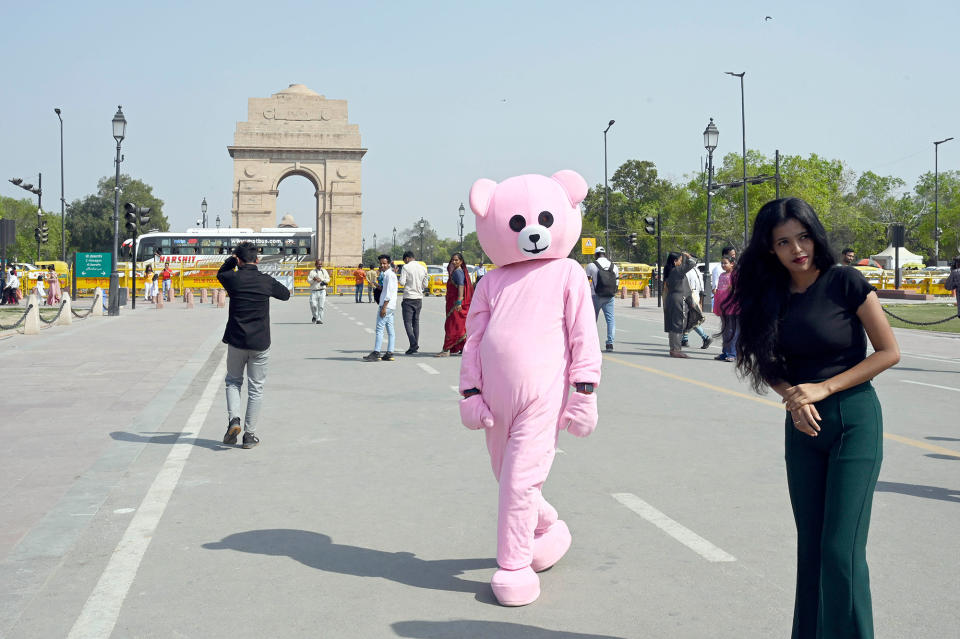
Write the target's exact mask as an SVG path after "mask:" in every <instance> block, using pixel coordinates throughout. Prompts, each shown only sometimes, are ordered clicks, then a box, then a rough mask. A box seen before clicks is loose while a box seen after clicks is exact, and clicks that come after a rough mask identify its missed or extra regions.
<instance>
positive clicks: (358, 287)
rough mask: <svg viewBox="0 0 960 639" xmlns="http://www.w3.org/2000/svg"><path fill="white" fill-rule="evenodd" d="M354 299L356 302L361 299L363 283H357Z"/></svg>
mask: <svg viewBox="0 0 960 639" xmlns="http://www.w3.org/2000/svg"><path fill="white" fill-rule="evenodd" d="M354 301H355V302H358V303H359V302H362V301H363V284H357V292H356V297H355V298H354Z"/></svg>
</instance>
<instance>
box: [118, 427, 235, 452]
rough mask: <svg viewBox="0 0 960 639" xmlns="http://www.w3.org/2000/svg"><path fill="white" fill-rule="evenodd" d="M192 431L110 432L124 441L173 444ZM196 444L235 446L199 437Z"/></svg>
mask: <svg viewBox="0 0 960 639" xmlns="http://www.w3.org/2000/svg"><path fill="white" fill-rule="evenodd" d="M189 436H190V433H174V432H170V433H163V432H157V433H155V434H153V435H142V434H140V433H127V432H124V431H122V430H115V431H113V432H112V433H110V437H112V438H114V439H116V440H119V441H124V442H142V443H146V444H169V445H173V444H176V443H177V440H179V439H180V438H181V437H189ZM193 444H194V446H199V447H201V448H207V449H209V450H230V448H234V447H233V446H225V445H224V444H223V442H221V441H218V440H216V439H200V438H197V439H196V440H194V442H193Z"/></svg>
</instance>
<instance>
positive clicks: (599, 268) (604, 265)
mask: <svg viewBox="0 0 960 639" xmlns="http://www.w3.org/2000/svg"><path fill="white" fill-rule="evenodd" d="M594 255H596V258H595V259H594V260H593V261H592V262H590V263H589V264H587V268H586V273H587V279H589V280H590V292H591V295H592V297H593V315H594V319H596V320H599V319H600V311H601V310H602V311H603V319H604V321H606V323H607V342H606V349H607V350H608V351H612V350H613V338H614V334H615V333H616V330H617V322H616V319H615V318H614V314H613V313H614V298H615V296H616V294H617V290H618V289H619V288H620V284H619V278H620V269H619V268H617V265H616V264H614V263H613V262H611V261H610V260H609V259H607V249H605V248H604V247H602V246H598V247H597V248H596V251H594Z"/></svg>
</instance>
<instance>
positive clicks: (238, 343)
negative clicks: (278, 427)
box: [217, 242, 290, 448]
mask: <svg viewBox="0 0 960 639" xmlns="http://www.w3.org/2000/svg"><path fill="white" fill-rule="evenodd" d="M259 261H260V256H259V254H258V253H257V247H256V246H254V245H253V243H251V242H241V243H240V244H238V245H237V247H236V248H235V249H234V250H233V255H231V256H230V257H228V258H227V259H226V261H225V262H224V263H223V265H222V266H221V267H220V270H219V271H217V280H219V281H220V284H221V285H222V286H223V288H224V290H226V291H227V295H229V296H230V307H229V309H228V311H227V327H226V329H225V330H224V332H223V341H224V343H225V344H226V345H227V375H226V377H225V378H224V382H225V383H226V389H227V417H228V419H229V423H228V424H227V432H226V434H225V435H224V436H223V443H224V444H236V443H237V435H239V434H240V388H241V387H242V386H243V373H244V369H246V373H247V410H246V414H245V415H244V420H243V421H244V424H243V447H244V448H253V447H254V446H256V445H257V444H259V443H260V438H259V437H258V436H257V417H258V416H259V414H260V403H261V401H262V399H263V382H264V380H265V379H266V378H267V361H268V360H269V358H270V298H271V297H273V298H275V299H278V300H284V301H285V300H288V299H290V290H289V289H288V288H287V287H286V286H284V285H283V284H281V283H280V282H278V281H277V280H276V279H274V278H273V277H271V276H269V275H267V274H266V273H261V272H260V270H259V269H257V262H259ZM234 269H236V270H234Z"/></svg>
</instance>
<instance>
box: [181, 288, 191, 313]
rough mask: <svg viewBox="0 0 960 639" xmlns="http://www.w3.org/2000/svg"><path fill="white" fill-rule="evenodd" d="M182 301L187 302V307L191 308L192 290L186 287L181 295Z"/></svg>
mask: <svg viewBox="0 0 960 639" xmlns="http://www.w3.org/2000/svg"><path fill="white" fill-rule="evenodd" d="M183 301H185V302H186V303H187V308H193V290H192V289H189V288H188V289H187V292H186V293H184V295H183Z"/></svg>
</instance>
